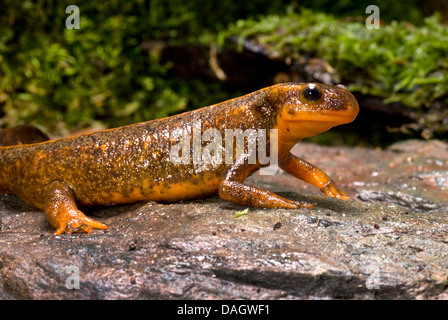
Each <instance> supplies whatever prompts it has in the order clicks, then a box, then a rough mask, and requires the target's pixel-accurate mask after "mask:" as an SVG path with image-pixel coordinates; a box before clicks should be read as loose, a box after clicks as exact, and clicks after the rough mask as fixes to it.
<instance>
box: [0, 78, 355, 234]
mask: <svg viewBox="0 0 448 320" xmlns="http://www.w3.org/2000/svg"><path fill="white" fill-rule="evenodd" d="M309 86H310V84H302V83H286V84H278V85H274V86H271V87H268V88H264V89H261V90H259V91H256V92H253V93H250V94H247V95H245V96H242V97H239V98H235V99H232V100H228V101H225V102H222V103H219V104H216V105H212V106H209V107H205V108H201V109H198V110H194V111H190V112H186V113H183V114H179V115H175V116H171V117H168V118H163V119H158V120H153V121H148V122H143V123H138V124H134V125H129V126H125V127H120V128H115V129H109V130H105V131H100V132H95V133H90V134H84V135H79V136H76V137H71V138H65V139H61V140H50V141H45V142H41V143H35V144H24V145H17V146H9V147H0V192H3V193H12V194H15V195H16V196H18V197H19V198H20V199H22V200H23V201H25V202H26V203H27V204H29V205H31V206H34V207H36V208H39V209H44V210H45V213H46V214H47V217H48V219H49V221H50V223H51V224H52V225H53V226H54V227H55V228H56V229H57V231H56V234H60V233H63V232H66V233H71V232H73V231H86V232H91V228H103V229H104V228H106V227H107V226H105V225H103V224H101V223H99V222H96V221H94V220H92V219H89V218H87V217H85V216H84V214H83V213H82V212H81V211H79V209H78V207H83V206H92V205H109V204H120V203H132V202H138V201H151V200H152V201H157V202H174V201H181V200H188V199H195V198H203V197H207V196H210V195H213V194H216V193H219V195H220V196H221V197H222V198H224V199H226V200H230V201H233V202H235V203H238V204H241V205H247V206H257V207H285V208H300V207H307V208H312V205H310V204H307V203H301V202H297V201H292V200H289V199H285V198H283V197H280V196H278V195H276V194H274V193H271V192H269V191H267V190H262V189H258V188H255V187H251V186H248V185H245V184H244V180H245V179H246V178H247V177H248V176H249V175H251V174H252V173H254V172H255V171H257V170H258V169H260V168H261V167H263V166H266V165H267V164H264V163H263V164H262V163H260V162H259V161H258V159H257V161H256V162H255V163H250V162H249V161H248V158H247V155H244V154H239V155H237V154H236V150H235V148H232V150H230V152H231V153H233V162H232V163H226V162H225V161H224V159H225V151H224V150H225V134H226V130H229V129H231V130H237V129H240V130H242V131H243V132H244V131H245V130H247V129H257V130H258V129H263V130H265V131H264V132H266V134H267V137H266V146H263V147H266V154H267V156H269V155H270V154H271V150H270V148H269V146H270V142H271V140H270V139H271V136H270V129H274V130H277V132H278V136H277V137H276V138H275V139H276V140H275V141H273V142H274V143H275V145H276V146H277V147H278V150H277V153H278V160H279V165H280V167H282V168H283V169H285V170H286V171H287V172H290V173H291V174H293V175H295V176H296V177H298V178H300V179H302V180H304V181H307V182H309V183H312V184H314V185H316V186H317V187H319V188H320V189H321V190H322V191H323V192H324V193H325V194H327V195H328V196H333V197H338V198H345V197H346V196H345V194H344V193H343V192H342V191H340V190H339V189H337V187H336V186H335V185H334V182H333V181H332V180H331V179H330V178H329V177H328V176H327V175H326V174H325V173H323V172H322V171H320V170H319V169H317V168H316V167H314V166H312V165H311V164H308V163H307V162H306V161H304V160H302V159H300V158H296V157H295V156H292V155H291V154H290V149H291V148H292V147H293V146H294V145H295V144H296V143H297V142H298V141H300V140H301V139H302V138H304V137H308V136H312V135H314V134H317V133H320V132H322V131H326V130H328V129H330V128H331V127H332V126H335V125H339V124H343V123H347V122H350V121H352V120H353V119H354V118H355V116H356V114H357V113H358V110H359V107H358V104H357V102H356V100H355V98H354V97H353V95H352V94H351V93H350V92H349V91H348V90H347V89H346V88H345V87H344V86H341V85H338V86H327V85H323V84H312V85H311V86H312V88H316V90H320V91H321V94H322V97H321V98H320V99H319V100H318V101H312V102H311V101H306V99H305V97H304V96H303V95H302V91H303V89H304V88H306V87H309ZM208 129H212V130H214V132H219V133H220V134H221V136H222V139H221V143H222V148H221V150H222V152H223V154H222V157H221V158H222V159H223V161H220V162H218V163H213V162H211V163H210V162H209V163H205V162H204V161H203V160H202V161H201V159H200V158H199V160H198V159H197V158H196V160H198V161H195V160H194V159H195V156H196V157H197V153H196V154H194V151H197V150H198V149H197V148H196V149H195V147H198V145H197V144H196V145H195V142H194V141H193V140H194V136H195V134H197V135H199V136H202V135H203V134H204V132H206V131H207V130H208ZM185 136H187V137H189V141H190V143H189V150H188V149H186V150H188V151H189V152H190V154H189V157H186V159H187V160H189V161H185V162H183V163H175V162H174V161H173V158H172V153H171V152H172V150H173V148H175V147H176V146H177V147H179V146H180V143H181V142H182V141H184V142H185V141H188V140H182V139H183V137H185ZM208 143H210V140H207V139H203V141H202V142H201V143H200V145H199V150H204V148H206V147H207V145H208ZM258 147H259V146H258V145H257V148H258ZM245 151H247V145H246V146H245ZM178 155H180V156H188V154H183V153H182V154H178ZM92 221H93V222H92Z"/></svg>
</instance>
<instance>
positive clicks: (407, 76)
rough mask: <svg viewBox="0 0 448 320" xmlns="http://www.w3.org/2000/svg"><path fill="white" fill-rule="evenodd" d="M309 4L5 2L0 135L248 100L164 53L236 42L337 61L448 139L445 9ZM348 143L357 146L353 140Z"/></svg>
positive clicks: (354, 79)
mask: <svg viewBox="0 0 448 320" xmlns="http://www.w3.org/2000/svg"><path fill="white" fill-rule="evenodd" d="M433 2H434V1H433ZM435 2H437V1H435ZM298 3H299V2H298V1H291V0H289V1H282V0H271V1H265V0H252V1H241V2H238V1H236V2H235V1H216V2H215V1H209V0H191V1H180V0H164V1H161V0H152V1H128V2H126V1H101V2H88V1H70V3H68V2H67V3H64V2H61V1H43V0H40V1H13V0H5V1H3V2H2V3H0V126H1V127H8V126H12V125H16V124H22V123H27V124H32V125H37V126H38V127H40V128H41V129H43V130H44V131H46V132H48V133H50V134H52V135H66V134H68V133H70V132H73V131H75V130H79V129H82V128H85V127H91V126H94V127H116V126H120V125H125V124H130V123H135V122H139V121H145V120H151V119H154V118H160V117H164V116H167V115H170V114H174V113H178V112H181V111H184V110H187V109H192V108H197V107H203V106H206V105H209V104H212V103H217V102H220V101H222V100H225V99H229V98H232V97H234V96H237V95H239V94H242V93H246V91H245V88H244V86H240V87H238V86H229V85H228V84H226V83H225V81H220V80H218V79H204V78H201V77H182V76H180V75H178V74H176V73H175V72H173V63H174V62H173V61H169V60H166V59H164V58H163V56H162V51H161V50H160V46H158V45H157V44H158V43H160V44H164V45H170V46H178V47H192V46H202V47H209V46H211V45H217V46H220V48H223V47H224V48H225V46H226V42H225V41H224V39H226V38H227V37H229V36H232V35H233V36H237V37H245V38H248V39H251V40H252V41H254V43H257V44H260V45H263V46H266V47H267V48H268V49H269V50H270V51H271V52H276V54H277V56H278V57H279V58H285V57H290V58H298V57H300V55H305V54H306V55H309V56H316V57H319V58H321V59H323V60H325V61H328V62H329V63H330V64H331V66H332V67H333V68H335V69H336V70H337V71H338V73H339V74H340V76H341V80H342V82H343V83H344V84H347V85H348V86H349V87H350V88H351V89H352V90H353V91H354V92H358V93H359V94H364V95H371V96H375V97H379V98H381V99H382V100H383V101H384V102H385V103H391V104H392V103H394V104H400V105H403V106H405V107H409V108H412V110H418V111H422V112H423V113H422V114H423V116H422V119H424V120H423V121H421V122H422V123H420V124H419V125H418V126H417V129H418V130H420V131H422V130H425V129H428V130H431V136H435V137H443V136H444V135H445V134H446V131H447V127H448V125H447V124H446V123H445V122H446V117H444V116H443V115H444V113H443V112H444V111H446V109H447V102H448V89H447V88H448V80H447V79H448V60H447V59H448V58H447V57H448V31H447V30H448V29H447V26H446V25H445V24H443V23H441V19H440V16H439V15H438V14H437V12H436V11H437V7H436V9H434V8H428V6H426V5H425V6H422V4H421V3H420V1H417V0H414V1H407V2H405V3H399V4H398V3H395V2H389V1H356V2H355V1H346V0H343V1H338V2H333V1H329V0H318V1H300V5H299V4H298ZM371 4H376V5H378V6H379V7H380V10H381V20H382V21H383V25H382V27H381V29H380V30H373V31H372V30H368V29H367V28H366V27H365V22H364V21H365V19H366V17H367V14H366V13H365V8H366V7H367V6H368V5H371ZM68 5H77V6H78V7H79V9H80V29H71V30H70V29H67V28H66V27H65V20H66V19H67V17H68V16H69V14H66V13H65V9H66V7H67V6H68ZM444 121H445V122H444ZM375 126H381V124H378V123H372V127H371V130H373V131H375ZM383 126H385V124H383ZM418 130H417V131H418ZM398 137H399V138H402V137H403V136H402V135H400V136H398ZM338 139H339V138H336V139H335V138H331V139H328V140H331V141H335V140H337V141H339V140H340V139H339V140H338ZM382 139H383V137H382V136H381V135H380V136H378V137H377V138H375V139H373V141H371V144H372V145H376V144H378V143H380V142H381V140H382ZM349 140H351V141H346V142H347V143H350V144H356V143H357V141H356V140H357V139H356V137H355V136H353V135H352V136H350V138H349ZM331 141H324V142H328V143H331ZM359 141H362V138H360V140H359Z"/></svg>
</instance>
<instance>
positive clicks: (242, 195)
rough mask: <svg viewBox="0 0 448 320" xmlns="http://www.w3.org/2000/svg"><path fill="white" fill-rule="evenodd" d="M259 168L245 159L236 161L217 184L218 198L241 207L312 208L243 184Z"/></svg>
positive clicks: (304, 203) (303, 203)
mask: <svg viewBox="0 0 448 320" xmlns="http://www.w3.org/2000/svg"><path fill="white" fill-rule="evenodd" d="M259 168H260V165H256V164H247V158H244V157H241V158H239V159H237V160H236V161H235V163H234V164H233V166H231V167H230V168H229V169H228V171H227V173H226V174H225V176H224V178H223V179H222V180H221V183H220V184H219V195H220V197H221V198H223V199H225V200H229V201H232V202H234V203H237V204H240V205H243V206H252V207H262V208H289V209H297V208H308V209H313V208H314V206H313V205H312V204H310V203H307V202H303V201H293V200H290V199H287V198H284V197H281V196H279V195H277V194H275V193H272V192H270V191H267V190H263V189H260V188H257V187H252V186H249V185H246V184H244V183H243V182H244V180H245V179H246V178H247V177H248V176H250V175H251V174H252V173H253V172H255V171H256V170H258V169H259Z"/></svg>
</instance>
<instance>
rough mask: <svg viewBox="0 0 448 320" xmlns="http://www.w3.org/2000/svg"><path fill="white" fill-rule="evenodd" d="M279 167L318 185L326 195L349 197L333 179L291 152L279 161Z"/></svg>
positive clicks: (340, 197)
mask: <svg viewBox="0 0 448 320" xmlns="http://www.w3.org/2000/svg"><path fill="white" fill-rule="evenodd" d="M279 167H280V168H282V169H283V170H285V171H286V172H288V173H290V174H291V175H293V176H294V177H296V178H298V179H300V180H303V181H305V182H307V183H310V184H312V185H314V186H316V187H318V188H319V189H320V191H322V192H323V193H325V195H327V196H328V197H334V198H339V199H350V197H348V196H347V195H346V194H345V193H344V192H342V191H341V190H339V188H338V187H337V186H336V184H335V183H334V181H333V180H331V178H330V177H329V176H328V175H327V174H326V173H325V172H323V171H322V170H321V169H319V168H317V167H316V166H313V165H312V164H311V163H309V162H307V161H305V160H303V159H301V158H299V157H296V156H295V155H293V154H292V153H289V154H288V155H287V156H286V157H285V158H284V159H282V160H281V161H279Z"/></svg>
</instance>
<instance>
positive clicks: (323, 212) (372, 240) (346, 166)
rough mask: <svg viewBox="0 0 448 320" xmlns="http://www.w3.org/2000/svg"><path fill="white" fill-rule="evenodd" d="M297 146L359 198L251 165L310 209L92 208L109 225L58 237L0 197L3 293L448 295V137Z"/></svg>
mask: <svg viewBox="0 0 448 320" xmlns="http://www.w3.org/2000/svg"><path fill="white" fill-rule="evenodd" d="M294 153H295V154H297V155H298V156H301V157H303V158H304V159H306V160H307V161H309V162H311V163H313V164H315V165H317V166H319V167H320V168H321V169H323V170H324V171H326V172H327V173H328V174H330V176H332V177H333V179H334V180H335V181H336V182H337V184H338V185H339V186H340V187H341V188H342V189H343V190H345V191H346V192H347V193H348V194H349V195H350V196H352V197H353V199H352V200H347V201H344V200H337V199H331V198H326V197H325V196H324V195H323V194H321V193H320V192H319V191H318V190H317V189H316V188H315V187H313V186H310V185H307V184H305V183H303V182H301V181H299V180H297V179H295V178H293V177H291V176H289V175H287V174H285V173H278V174H276V175H264V176H260V175H255V176H253V177H251V178H250V179H248V181H247V182H248V183H250V184H254V185H258V186H260V187H263V188H267V189H270V190H272V191H276V192H278V193H279V194H281V195H284V196H287V197H289V198H293V199H297V200H306V201H310V202H316V203H317V205H316V208H315V209H314V210H306V209H300V210H289V209H257V208H249V210H248V211H247V212H246V211H245V209H246V208H245V207H241V206H238V205H234V204H232V203H229V202H226V201H223V200H221V199H219V198H218V197H212V198H208V199H203V200H197V201H189V202H183V203H175V204H157V203H137V204H133V205H126V206H110V207H100V208H90V209H89V210H86V211H85V212H86V213H87V214H88V215H90V216H93V217H95V218H96V219H98V220H99V221H101V222H104V223H106V224H108V225H109V229H108V230H106V231H102V230H96V231H95V232H94V233H93V234H73V235H70V236H67V235H61V236H53V235H52V232H53V231H54V230H53V229H52V228H51V226H50V225H49V224H48V222H47V221H46V218H45V215H44V214H43V213H42V212H41V211H39V210H36V209H32V208H30V207H28V206H27V205H26V204H24V203H23V202H22V201H20V200H18V199H17V198H16V197H14V196H12V195H0V298H2V299H328V298H330V299H375V298H376V299H448V200H447V199H448V197H447V195H448V145H447V144H445V143H443V142H440V141H426V142H425V141H405V142H402V143H398V144H395V145H392V146H391V147H389V148H388V149H386V150H373V149H363V148H336V147H322V146H317V145H313V144H307V143H301V144H299V145H298V146H296V148H295V150H294ZM78 280H79V282H78ZM78 284H79V288H78ZM67 287H69V288H73V287H74V288H73V289H69V288H67Z"/></svg>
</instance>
